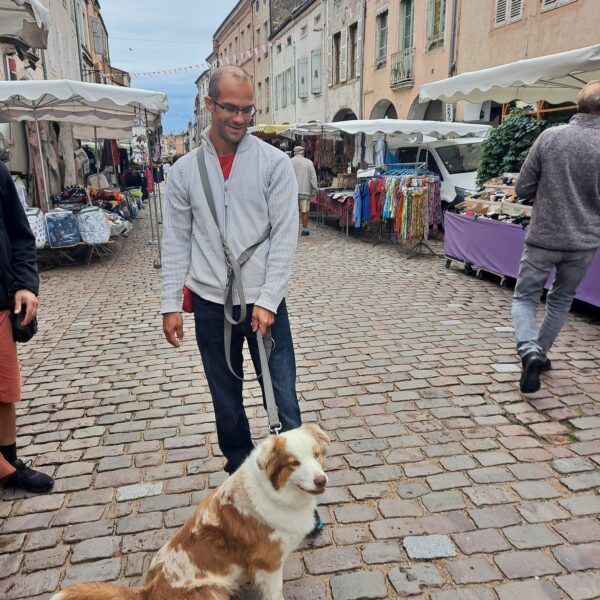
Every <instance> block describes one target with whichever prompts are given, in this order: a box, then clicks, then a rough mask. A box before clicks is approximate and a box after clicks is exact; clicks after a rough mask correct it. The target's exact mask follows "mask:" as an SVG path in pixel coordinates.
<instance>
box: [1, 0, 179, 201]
mask: <svg viewBox="0 0 600 600" xmlns="http://www.w3.org/2000/svg"><path fill="white" fill-rule="evenodd" d="M0 1H2V0H0ZM167 110H168V101H167V96H166V95H165V94H163V93H162V92H151V91H147V90H138V89H132V88H125V87H119V86H113V85H103V84H99V83H86V82H82V81H70V80H67V79H58V80H52V81H47V80H45V81H0V122H11V121H35V124H36V130H37V135H38V144H39V146H40V147H41V141H40V139H39V123H38V122H39V121H40V120H48V121H65V122H69V123H71V124H73V125H74V126H75V136H76V137H79V138H80V139H81V138H86V137H94V138H95V139H97V138H98V134H99V132H101V133H102V134H103V135H104V137H106V138H110V139H123V138H125V137H127V135H128V134H129V135H130V134H131V129H132V128H133V126H134V125H135V124H136V122H138V123H142V124H144V125H145V126H146V127H151V128H155V127H157V126H158V125H160V117H161V114H162V113H163V112H165V111H167ZM90 134H91V135H90ZM42 176H43V179H44V182H45V183H46V173H45V167H44V161H42ZM44 187H45V193H46V203H47V204H49V198H48V189H47V185H45V186H44Z"/></svg>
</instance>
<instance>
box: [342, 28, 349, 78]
mask: <svg viewBox="0 0 600 600" xmlns="http://www.w3.org/2000/svg"><path fill="white" fill-rule="evenodd" d="M346 79H348V28H347V27H344V29H342V35H341V41H340V81H346Z"/></svg>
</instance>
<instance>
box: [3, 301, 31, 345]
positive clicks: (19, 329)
mask: <svg viewBox="0 0 600 600" xmlns="http://www.w3.org/2000/svg"><path fill="white" fill-rule="evenodd" d="M10 300H11V309H10V317H9V318H10V324H11V327H12V334H13V339H14V340H15V342H19V343H21V344H25V343H26V342H28V341H29V340H30V339H31V338H32V337H33V336H34V335H35V334H36V333H37V330H38V324H37V318H34V319H33V320H32V321H31V322H30V323H28V324H27V325H23V319H25V313H26V312H27V307H26V306H25V305H23V306H22V308H21V312H19V313H18V314H15V297H14V296H11V298H10Z"/></svg>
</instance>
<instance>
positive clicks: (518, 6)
mask: <svg viewBox="0 0 600 600" xmlns="http://www.w3.org/2000/svg"><path fill="white" fill-rule="evenodd" d="M522 16H523V0H496V15H495V17H494V27H502V26H503V25H508V24H509V23H514V22H515V21H518V20H519V19H520V18H521V17H522Z"/></svg>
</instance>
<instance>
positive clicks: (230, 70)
mask: <svg viewBox="0 0 600 600" xmlns="http://www.w3.org/2000/svg"><path fill="white" fill-rule="evenodd" d="M226 75H229V76H230V77H233V78H234V79H237V80H238V81H250V82H252V77H251V76H250V74H249V73H248V71H246V69H242V67H237V66H235V65H229V66H227V67H219V68H218V69H215V70H214V71H213V74H212V75H211V76H210V81H209V82H208V95H209V96H210V97H211V98H215V99H217V98H218V97H219V84H220V83H221V80H222V79H223V77H225V76H226Z"/></svg>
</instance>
